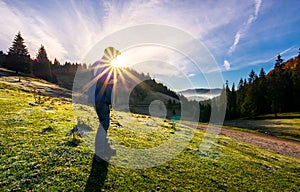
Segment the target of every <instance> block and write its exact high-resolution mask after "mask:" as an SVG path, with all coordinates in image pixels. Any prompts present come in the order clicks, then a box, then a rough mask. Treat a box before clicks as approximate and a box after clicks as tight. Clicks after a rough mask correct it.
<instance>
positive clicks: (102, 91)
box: [88, 61, 114, 104]
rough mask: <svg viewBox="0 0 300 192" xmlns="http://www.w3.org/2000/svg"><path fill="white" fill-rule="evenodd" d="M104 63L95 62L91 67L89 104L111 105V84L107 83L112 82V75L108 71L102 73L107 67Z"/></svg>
mask: <svg viewBox="0 0 300 192" xmlns="http://www.w3.org/2000/svg"><path fill="white" fill-rule="evenodd" d="M105 65H106V64H105V63H102V62H99V61H98V62H96V63H94V64H93V65H92V71H91V78H90V83H91V86H90V88H89V93H88V94H89V95H88V96H89V102H91V103H93V102H102V103H108V104H111V100H112V90H113V84H112V83H110V84H109V82H112V81H113V78H114V77H113V76H114V75H113V74H112V73H110V70H107V72H105V73H103V71H105V70H106V69H107V68H109V66H105Z"/></svg>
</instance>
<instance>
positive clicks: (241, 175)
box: [0, 80, 300, 191]
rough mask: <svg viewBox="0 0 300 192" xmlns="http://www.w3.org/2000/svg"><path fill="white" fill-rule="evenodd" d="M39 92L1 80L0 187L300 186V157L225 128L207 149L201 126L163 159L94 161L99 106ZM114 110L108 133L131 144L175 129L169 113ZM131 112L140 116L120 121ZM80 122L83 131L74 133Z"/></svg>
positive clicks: (141, 144) (154, 140) (153, 140)
mask: <svg viewBox="0 0 300 192" xmlns="http://www.w3.org/2000/svg"><path fill="white" fill-rule="evenodd" d="M33 81H34V80H33ZM34 96H35V95H34V93H33V92H31V91H30V90H27V91H24V90H21V89H20V88H16V87H14V86H13V85H8V84H6V83H3V82H2V83H0V106H1V108H0V114H1V116H0V153H1V156H0V173H1V174H0V191H84V190H86V191H246V190H249V191H299V190H300V159H297V158H292V157H288V156H283V155H280V154H277V153H275V152H272V151H268V150H265V149H261V148H259V147H256V146H253V145H248V144H245V143H242V142H239V141H237V140H234V139H231V138H228V137H225V136H219V137H218V138H217V140H216V142H215V143H213V146H212V148H211V150H210V151H209V152H208V153H207V154H203V153H199V151H198V147H199V145H200V144H201V141H202V138H203V136H204V132H203V131H201V130H196V131H195V134H194V137H193V139H192V141H190V143H189V145H188V147H187V148H185V149H184V150H183V151H182V152H181V153H180V154H179V155H178V156H176V157H175V158H174V159H172V160H171V161H169V162H167V163H164V164H162V165H159V166H157V167H153V168H144V169H129V168H124V167H119V166H116V165H114V164H110V165H108V166H107V165H97V164H95V163H93V162H92V157H93V149H92V147H91V144H92V143H93V138H94V136H95V129H96V128H97V119H96V118H95V117H94V116H93V115H91V114H93V113H94V112H93V109H92V108H90V107H87V106H78V105H76V107H77V108H76V109H78V110H75V111H74V110H73V106H72V103H71V101H70V100H68V99H64V98H57V97H50V96H41V97H40V99H37V97H36V98H34ZM78 117H80V118H78ZM111 118H112V124H111V128H110V129H109V135H110V138H111V139H113V140H114V141H118V142H119V143H121V144H122V145H124V146H128V147H132V148H150V147H155V146H158V145H160V144H162V143H164V142H165V141H166V140H168V139H169V138H171V137H172V136H173V135H174V134H173V133H174V131H175V130H174V129H173V128H172V126H171V125H170V124H169V123H168V122H166V121H164V120H163V119H159V118H155V117H149V116H146V115H133V114H131V113H126V112H117V111H113V112H112V117H111ZM128 118H135V119H136V121H137V122H141V123H138V124H137V123H136V124H124V123H121V126H119V124H118V123H119V121H120V119H128ZM75 119H76V120H75ZM147 119H148V120H149V119H151V122H152V124H151V125H149V122H150V121H148V122H145V121H146V120H147ZM76 126H77V128H78V129H79V131H77V134H73V135H72V134H69V133H70V131H71V130H72V129H74V128H75V127H76ZM176 129H182V130H184V129H186V127H181V126H180V125H178V126H177V127H176ZM137 130H138V131H137ZM112 145H113V146H114V143H113V144H112ZM162 155H164V152H163V151H162Z"/></svg>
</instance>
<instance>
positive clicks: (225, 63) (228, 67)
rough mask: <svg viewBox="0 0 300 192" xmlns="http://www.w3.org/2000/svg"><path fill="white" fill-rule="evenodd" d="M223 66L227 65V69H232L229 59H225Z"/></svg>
mask: <svg viewBox="0 0 300 192" xmlns="http://www.w3.org/2000/svg"><path fill="white" fill-rule="evenodd" d="M223 66H224V67H225V69H226V70H227V71H228V70H229V69H230V63H229V61H227V60H224V64H223Z"/></svg>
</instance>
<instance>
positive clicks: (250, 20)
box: [227, 0, 262, 55]
mask: <svg viewBox="0 0 300 192" xmlns="http://www.w3.org/2000/svg"><path fill="white" fill-rule="evenodd" d="M261 4H262V0H255V10H254V14H251V15H250V16H249V17H248V20H247V22H246V24H244V25H242V27H241V28H240V29H239V30H238V32H237V33H236V35H235V38H234V41H233V44H232V45H231V47H230V48H229V50H228V52H227V54H228V55H231V54H232V53H233V52H234V51H235V50H236V47H237V45H238V44H239V42H240V39H241V37H242V35H244V34H245V33H246V32H247V30H248V28H249V27H250V25H251V24H252V23H253V22H254V21H255V20H256V19H257V17H258V13H259V10H260V7H261Z"/></svg>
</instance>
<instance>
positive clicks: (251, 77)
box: [248, 69, 257, 84]
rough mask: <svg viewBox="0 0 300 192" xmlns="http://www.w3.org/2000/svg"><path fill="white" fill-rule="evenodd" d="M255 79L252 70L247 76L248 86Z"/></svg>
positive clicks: (255, 76)
mask: <svg viewBox="0 0 300 192" xmlns="http://www.w3.org/2000/svg"><path fill="white" fill-rule="evenodd" d="M256 79H257V75H256V73H255V72H254V71H253V69H252V70H251V72H250V74H249V78H248V82H249V84H251V83H253V82H254V81H255V80H256Z"/></svg>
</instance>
